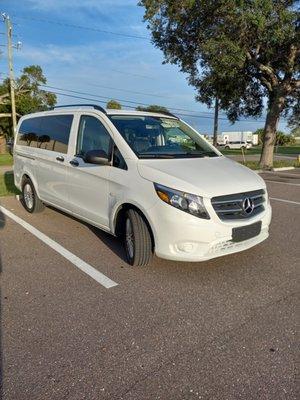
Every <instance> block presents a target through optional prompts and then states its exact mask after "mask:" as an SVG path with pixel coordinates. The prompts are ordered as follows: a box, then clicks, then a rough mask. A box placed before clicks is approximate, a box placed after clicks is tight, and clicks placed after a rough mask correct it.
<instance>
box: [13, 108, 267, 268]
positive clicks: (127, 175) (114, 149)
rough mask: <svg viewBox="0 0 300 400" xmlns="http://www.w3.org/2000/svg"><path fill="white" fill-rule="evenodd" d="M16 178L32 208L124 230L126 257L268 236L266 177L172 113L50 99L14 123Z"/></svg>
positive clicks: (188, 251) (234, 246) (195, 255)
mask: <svg viewBox="0 0 300 400" xmlns="http://www.w3.org/2000/svg"><path fill="white" fill-rule="evenodd" d="M14 174H15V184H16V186H17V187H18V188H19V189H20V190H21V191H22V194H23V196H22V202H23V205H24V207H25V208H26V210H27V211H29V212H30V213H32V212H37V211H41V210H42V209H43V207H44V204H46V205H51V206H54V207H56V208H58V209H60V210H63V211H65V212H67V213H69V214H71V215H73V216H76V217H77V218H79V219H81V220H83V221H86V222H88V223H89V224H91V225H94V226H96V227H99V228H101V229H103V230H104V231H106V232H109V233H111V234H113V235H117V236H121V237H123V238H124V243H125V249H126V254H127V258H128V262H129V263H130V264H131V265H146V264H148V263H149V262H150V260H151V257H152V255H153V254H154V253H155V254H156V255H157V256H159V257H162V258H166V259H171V260H181V261H203V260H209V259H211V258H214V257H219V256H222V255H225V254H230V253H235V252H237V251H241V250H245V249H248V248H250V247H252V246H254V245H256V244H258V243H260V242H262V241H263V240H265V239H266V238H267V237H268V229H269V224H270V220H271V207H270V203H269V200H268V195H267V191H266V185H265V182H264V181H263V180H262V179H261V178H260V177H259V176H258V175H257V174H256V173H255V172H252V171H251V170H249V169H248V168H246V167H244V166H242V165H240V164H237V163H236V162H234V161H232V160H230V159H228V158H226V157H224V156H223V155H222V154H221V153H220V152H219V151H218V150H216V149H215V148H214V147H213V146H212V145H210V144H209V143H208V142H207V141H206V140H205V139H204V138H202V137H201V136H200V134H199V133H197V132H196V131H195V130H194V129H193V128H191V127H190V126H189V125H187V124H186V123H184V122H183V121H181V120H180V119H178V118H177V117H176V116H174V115H171V114H162V113H149V112H138V111H127V110H104V109H102V108H101V107H99V106H97V105H73V106H61V107H55V108H54V109H53V110H51V111H45V112H40V113H36V114H30V115H26V116H24V117H22V118H21V119H20V121H19V123H18V127H17V135H16V139H15V145H14Z"/></svg>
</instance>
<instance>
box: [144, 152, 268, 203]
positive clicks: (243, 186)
mask: <svg viewBox="0 0 300 400" xmlns="http://www.w3.org/2000/svg"><path fill="white" fill-rule="evenodd" d="M137 168H138V171H139V174H140V175H141V177H143V178H144V179H147V180H149V181H151V182H155V183H159V184H161V185H164V186H168V187H170V188H173V189H177V190H181V191H184V192H189V193H193V194H197V195H199V196H203V197H214V196H220V195H225V194H233V193H240V192H246V191H247V192H248V191H251V190H257V189H263V188H265V187H266V185H265V182H264V180H263V179H262V178H261V177H260V176H259V175H258V174H257V173H255V172H253V171H251V170H250V169H249V168H246V167H244V166H243V165H241V164H238V163H237V162H235V161H232V160H230V159H229V158H226V157H224V156H220V157H210V158H208V157H207V158H182V159H161V160H160V159H151V160H139V162H138V166H137Z"/></svg>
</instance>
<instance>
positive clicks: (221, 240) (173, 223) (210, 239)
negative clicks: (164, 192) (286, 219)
mask: <svg viewBox="0 0 300 400" xmlns="http://www.w3.org/2000/svg"><path fill="white" fill-rule="evenodd" d="M206 208H207V210H208V212H209V214H210V216H211V219H210V220H204V219H200V218H197V217H194V216H192V215H190V214H187V213H185V212H182V211H180V210H177V209H176V208H174V207H171V206H169V205H168V204H165V203H164V202H162V201H160V202H158V203H156V205H155V206H154V207H153V208H152V209H150V210H149V211H148V212H149V214H150V215H149V217H150V219H151V221H152V224H151V225H152V229H153V233H154V239H155V253H156V255H157V256H158V257H161V258H166V259H169V260H175V261H205V260H210V259H212V258H216V257H220V256H223V255H227V254H232V253H236V252H239V251H243V250H246V249H249V248H250V247H253V246H255V245H257V244H258V243H261V242H262V241H264V240H265V239H267V238H268V236H269V225H270V222H271V215H272V210H271V206H270V204H269V203H267V204H266V205H265V210H264V211H263V212H262V213H260V214H259V215H257V216H255V217H253V218H249V219H247V220H234V221H226V222H224V221H221V220H220V219H219V217H218V216H217V215H216V213H215V212H214V210H213V208H212V206H211V204H210V203H207V204H206ZM257 221H261V222H262V227H261V232H260V234H259V235H257V236H255V237H253V238H251V239H248V240H245V241H242V242H233V241H232V228H235V227H240V226H246V225H250V224H253V223H255V222H257Z"/></svg>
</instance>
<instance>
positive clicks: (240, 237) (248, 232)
mask: <svg viewBox="0 0 300 400" xmlns="http://www.w3.org/2000/svg"><path fill="white" fill-rule="evenodd" d="M260 231H261V221H258V222H255V223H254V224H251V225H245V226H240V227H238V228H232V241H233V242H243V241H244V240H248V239H252V238H253V237H255V236H257V235H259V234H260Z"/></svg>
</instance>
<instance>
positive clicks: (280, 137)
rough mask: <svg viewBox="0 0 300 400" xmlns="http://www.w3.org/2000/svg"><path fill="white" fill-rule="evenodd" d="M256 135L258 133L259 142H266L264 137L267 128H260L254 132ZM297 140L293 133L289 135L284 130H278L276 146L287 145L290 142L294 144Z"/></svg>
mask: <svg viewBox="0 0 300 400" xmlns="http://www.w3.org/2000/svg"><path fill="white" fill-rule="evenodd" d="M254 135H258V142H259V144H263V143H264V138H265V130H264V129H263V128H259V129H257V130H256V131H255V132H254ZM294 141H295V139H294V136H293V135H287V134H285V133H284V132H282V131H277V132H276V140H275V145H276V146H285V145H289V144H293V143H294Z"/></svg>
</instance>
